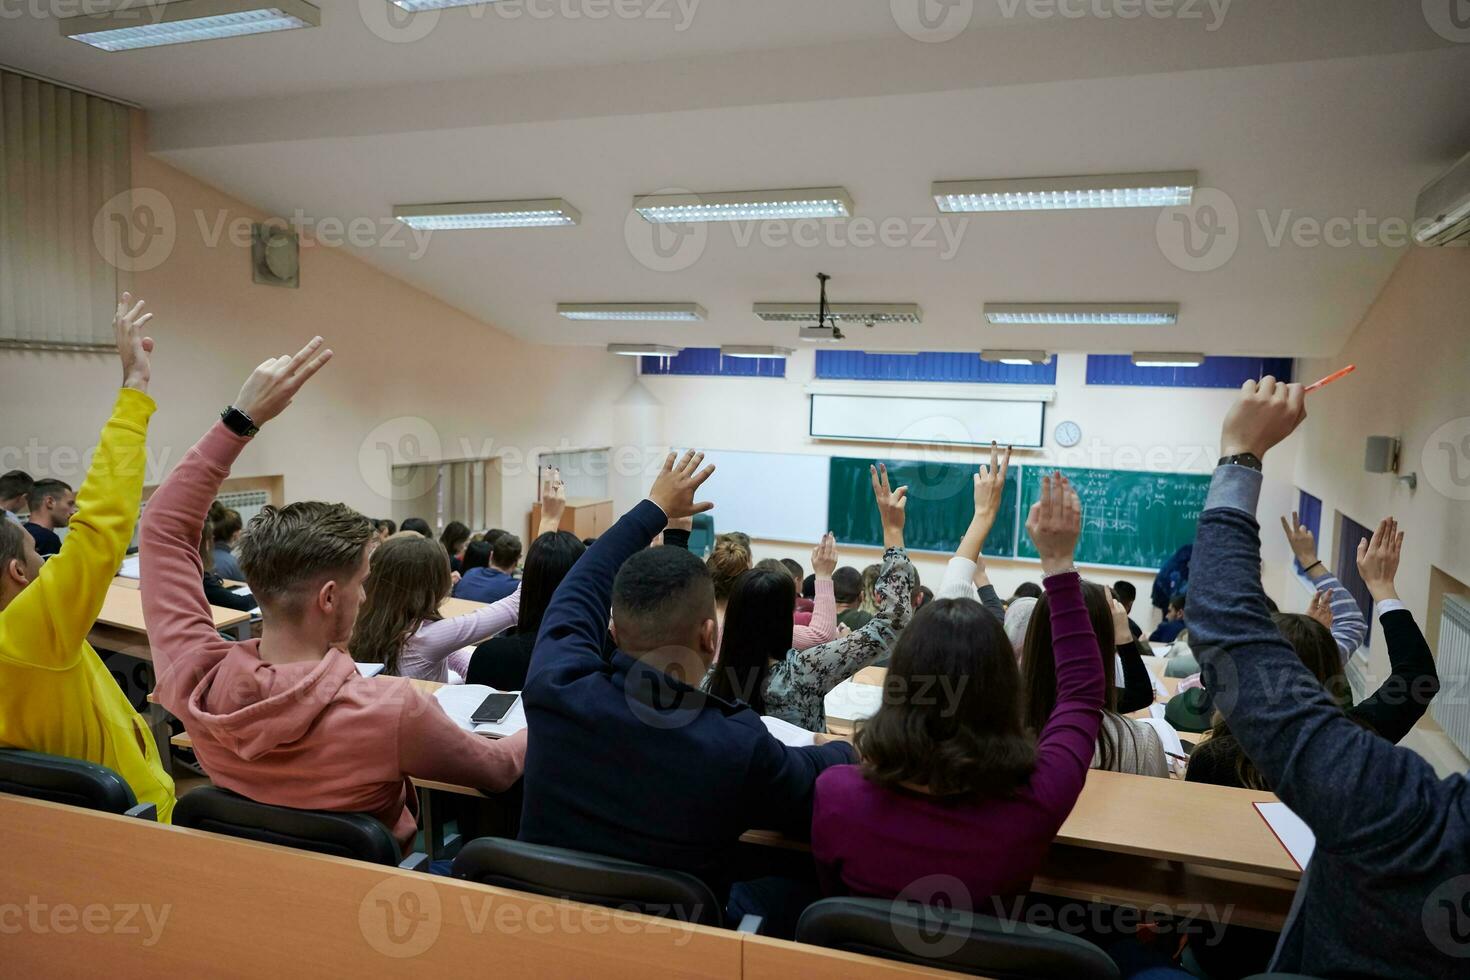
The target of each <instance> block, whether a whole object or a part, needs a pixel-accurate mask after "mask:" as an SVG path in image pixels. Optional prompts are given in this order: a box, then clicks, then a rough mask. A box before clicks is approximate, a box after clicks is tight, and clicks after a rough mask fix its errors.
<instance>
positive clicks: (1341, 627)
mask: <svg viewBox="0 0 1470 980" xmlns="http://www.w3.org/2000/svg"><path fill="white" fill-rule="evenodd" d="M1281 530H1282V531H1284V532H1285V533H1286V543H1287V544H1289V545H1290V546H1291V553H1292V556H1293V557H1294V558H1296V561H1297V564H1298V565H1300V566H1301V567H1302V572H1303V573H1304V574H1305V575H1306V576H1307V578H1309V579H1311V581H1312V585H1313V586H1315V587H1316V589H1317V592H1318V594H1325V595H1326V602H1327V604H1328V606H1329V608H1330V609H1331V611H1332V615H1331V625H1329V626H1328V630H1329V631H1330V632H1331V633H1332V638H1333V639H1334V640H1335V641H1337V650H1338V653H1339V654H1340V655H1341V656H1342V662H1343V663H1347V662H1348V658H1349V657H1351V656H1352V655H1353V654H1354V653H1357V651H1358V648H1359V647H1361V646H1362V645H1363V640H1364V639H1365V638H1367V636H1368V621H1367V620H1366V619H1364V618H1363V611H1362V610H1361V609H1359V608H1358V600H1356V599H1354V598H1353V594H1352V593H1351V592H1349V591H1348V590H1347V589H1345V588H1344V587H1343V584H1342V583H1341V582H1339V581H1338V580H1337V577H1336V576H1335V575H1333V574H1332V573H1331V572H1330V571H1328V570H1327V565H1326V564H1324V563H1323V561H1322V560H1321V559H1320V558H1318V557H1317V541H1316V538H1315V537H1313V535H1312V529H1311V528H1309V527H1307V526H1306V525H1305V524H1303V523H1301V516H1300V515H1299V514H1298V513H1297V512H1296V511H1292V512H1291V523H1289V524H1288V523H1287V521H1286V518H1285V517H1282V518H1281ZM1314 601H1317V600H1314Z"/></svg>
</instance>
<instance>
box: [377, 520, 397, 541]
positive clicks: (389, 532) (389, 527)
mask: <svg viewBox="0 0 1470 980" xmlns="http://www.w3.org/2000/svg"><path fill="white" fill-rule="evenodd" d="M373 527H375V528H377V531H378V540H379V541H387V540H388V539H389V538H391V537H393V535H395V534H397V533H398V525H397V524H395V523H394V522H393V521H391V520H389V519H388V518H386V517H383V518H380V519H378V520H376V521H374V522H373Z"/></svg>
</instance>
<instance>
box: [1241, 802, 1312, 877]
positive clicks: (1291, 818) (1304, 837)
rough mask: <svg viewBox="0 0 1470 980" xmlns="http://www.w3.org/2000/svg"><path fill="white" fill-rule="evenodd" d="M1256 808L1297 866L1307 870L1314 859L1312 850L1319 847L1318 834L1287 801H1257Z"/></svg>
mask: <svg viewBox="0 0 1470 980" xmlns="http://www.w3.org/2000/svg"><path fill="white" fill-rule="evenodd" d="M1255 808H1256V810H1257V811H1259V812H1260V814H1261V816H1262V817H1263V818H1265V821H1266V826H1268V827H1270V828H1271V833H1273V834H1275V835H1276V839H1277V840H1279V841H1281V846H1282V847H1284V848H1286V852H1287V853H1288V854H1290V855H1291V859H1292V860H1293V861H1295V862H1296V866H1297V867H1298V868H1300V869H1301V870H1303V871H1305V870H1307V863H1308V862H1309V861H1311V860H1312V851H1314V850H1316V847H1317V835H1316V834H1313V833H1312V828H1311V827H1308V826H1307V825H1306V823H1305V822H1303V821H1302V818H1301V817H1299V816H1297V815H1296V814H1295V813H1292V812H1291V808H1290V807H1288V806H1287V805H1286V804H1285V803H1257V804H1255Z"/></svg>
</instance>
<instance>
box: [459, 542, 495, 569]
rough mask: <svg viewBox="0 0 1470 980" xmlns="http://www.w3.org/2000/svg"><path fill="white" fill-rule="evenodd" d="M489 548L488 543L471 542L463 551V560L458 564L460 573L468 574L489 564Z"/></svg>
mask: <svg viewBox="0 0 1470 980" xmlns="http://www.w3.org/2000/svg"><path fill="white" fill-rule="evenodd" d="M491 547H492V546H491V544H490V542H489V541H471V542H470V543H469V544H468V545H467V546H466V547H465V549H464V560H463V561H461V562H460V571H462V572H469V571H471V570H472V569H476V568H484V567H485V566H486V565H488V564H490V550H491Z"/></svg>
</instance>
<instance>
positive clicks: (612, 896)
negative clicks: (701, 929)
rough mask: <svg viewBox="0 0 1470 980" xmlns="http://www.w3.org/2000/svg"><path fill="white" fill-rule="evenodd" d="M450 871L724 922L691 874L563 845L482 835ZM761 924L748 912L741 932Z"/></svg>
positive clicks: (590, 901)
mask: <svg viewBox="0 0 1470 980" xmlns="http://www.w3.org/2000/svg"><path fill="white" fill-rule="evenodd" d="M453 872H454V876H455V877H456V878H464V879H466V880H468V881H474V882H478V883H480V884H482V885H494V886H496V887H498V888H508V889H510V890H512V891H518V892H529V893H531V894H532V895H544V896H546V897H547V898H564V899H567V900H569V901H573V902H582V903H584V904H587V905H600V906H603V907H605V908H615V909H623V910H625V911H628V912H640V913H642V914H644V915H654V916H659V917H661V918H677V919H679V920H680V921H683V922H692V923H696V924H698V925H705V926H722V925H724V924H725V910H724V907H723V906H722V905H721V904H720V902H719V900H718V899H717V898H715V893H714V892H713V891H712V890H711V889H710V887H709V885H706V884H705V883H704V882H703V881H701V880H700V879H698V878H696V877H695V876H694V875H691V874H688V873H686V872H683V871H667V870H665V869H663V868H652V867H649V866H648V865H646V864H635V863H634V862H632V861H623V860H619V859H618V858H610V857H603V856H601V855H599V854H587V853H585V852H582V851H572V850H568V849H566V848H563V847H549V846H547V845H545V844H527V843H525V842H523V841H517V840H507V839H505V838H501V837H481V838H478V839H476V840H472V841H470V842H469V843H468V844H466V845H465V846H464V847H463V849H461V850H460V852H459V856H458V857H456V858H455V859H454V868H453ZM760 927H761V917H760V916H758V915H747V916H746V917H745V918H744V920H742V921H741V923H740V931H741V932H749V933H755V932H759V931H760Z"/></svg>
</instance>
